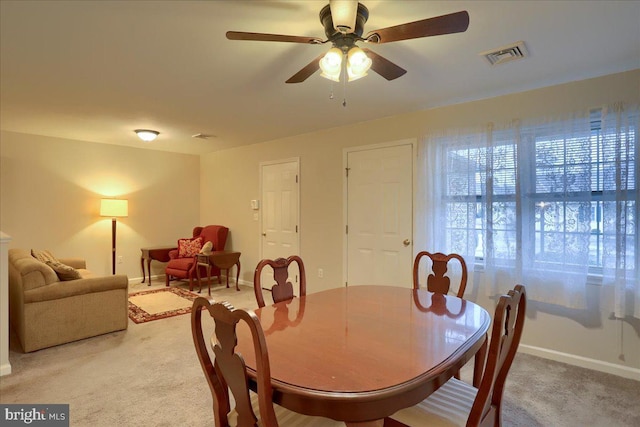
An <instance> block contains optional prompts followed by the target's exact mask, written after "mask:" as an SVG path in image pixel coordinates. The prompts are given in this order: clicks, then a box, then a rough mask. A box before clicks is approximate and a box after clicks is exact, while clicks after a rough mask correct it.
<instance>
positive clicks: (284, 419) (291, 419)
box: [228, 392, 344, 427]
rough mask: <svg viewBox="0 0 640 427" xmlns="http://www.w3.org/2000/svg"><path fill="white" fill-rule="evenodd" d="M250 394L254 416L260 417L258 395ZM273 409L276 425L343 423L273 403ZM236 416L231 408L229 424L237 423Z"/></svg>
mask: <svg viewBox="0 0 640 427" xmlns="http://www.w3.org/2000/svg"><path fill="white" fill-rule="evenodd" d="M249 394H250V395H251V406H252V407H253V412H255V414H256V417H258V418H259V417H260V408H259V405H258V395H257V393H253V392H250V393H249ZM273 409H274V411H275V413H276V419H277V420H278V425H279V426H280V427H344V423H343V422H341V421H336V420H332V419H331V418H324V417H311V416H309V415H303V414H299V413H297V412H293V411H290V410H288V409H287V408H283V407H282V406H280V405H276V404H275V403H274V404H273ZM237 417H238V414H237V413H236V410H235V409H234V410H232V411H231V412H230V413H229V417H228V419H229V425H232V426H235V425H237V422H236V421H237ZM258 426H259V427H263V424H262V422H260V420H258Z"/></svg>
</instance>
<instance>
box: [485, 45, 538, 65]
mask: <svg viewBox="0 0 640 427" xmlns="http://www.w3.org/2000/svg"><path fill="white" fill-rule="evenodd" d="M479 55H482V56H483V57H484V59H486V60H487V61H488V62H489V64H491V65H498V64H503V63H505V62H509V61H514V60H516V59H522V58H526V57H527V56H528V53H527V48H526V47H525V45H524V42H516V43H514V44H511V45H508V46H503V47H501V48H498V49H493V50H490V51H487V52H481V53H480V54H479Z"/></svg>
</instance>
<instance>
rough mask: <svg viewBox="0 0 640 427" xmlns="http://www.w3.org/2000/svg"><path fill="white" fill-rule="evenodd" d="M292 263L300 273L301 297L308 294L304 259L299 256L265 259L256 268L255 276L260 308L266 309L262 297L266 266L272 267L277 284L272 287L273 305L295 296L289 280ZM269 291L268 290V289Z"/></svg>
mask: <svg viewBox="0 0 640 427" xmlns="http://www.w3.org/2000/svg"><path fill="white" fill-rule="evenodd" d="M292 262H295V263H297V264H298V271H299V272H300V293H299V296H303V295H306V294H307V279H306V276H305V272H304V263H303V262H302V259H301V258H300V257H299V256H297V255H291V256H290V257H289V258H286V259H285V258H278V259H275V260H271V259H263V260H262V261H260V262H259V263H258V265H257V266H256V270H255V272H254V274H253V290H254V292H255V294H256V301H257V302H258V307H264V305H265V303H264V297H263V295H262V289H263V288H262V282H261V276H262V269H263V268H264V267H266V266H270V267H271V268H272V269H273V279H274V280H275V282H276V283H275V284H274V285H273V286H272V287H271V289H270V292H271V298H273V303H274V304H275V303H277V302H280V301H287V300H290V299H292V298H293V297H294V296H295V295H294V293H293V285H292V284H291V282H290V281H289V280H288V279H289V266H290V265H291V263H292ZM267 290H268V289H267Z"/></svg>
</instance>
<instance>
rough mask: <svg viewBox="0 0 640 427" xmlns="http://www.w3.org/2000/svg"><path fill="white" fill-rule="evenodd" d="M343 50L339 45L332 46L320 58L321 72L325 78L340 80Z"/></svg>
mask: <svg viewBox="0 0 640 427" xmlns="http://www.w3.org/2000/svg"><path fill="white" fill-rule="evenodd" d="M342 56H343V54H342V51H341V50H340V49H338V48H337V47H332V48H331V49H329V51H328V52H327V53H326V54H325V55H324V56H323V57H322V59H321V60H320V69H321V70H322V73H321V74H320V75H321V76H322V77H324V78H325V79H329V80H333V81H334V82H338V81H340V71H341V70H342Z"/></svg>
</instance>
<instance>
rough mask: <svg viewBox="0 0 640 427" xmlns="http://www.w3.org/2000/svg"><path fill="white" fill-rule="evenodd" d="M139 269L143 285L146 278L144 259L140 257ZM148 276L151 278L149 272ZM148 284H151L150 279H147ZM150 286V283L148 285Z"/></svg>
mask: <svg viewBox="0 0 640 427" xmlns="http://www.w3.org/2000/svg"><path fill="white" fill-rule="evenodd" d="M140 268H141V269H142V283H144V281H145V279H146V277H145V275H144V257H140ZM149 276H151V272H149ZM149 282H151V277H149ZM149 284H151V283H149Z"/></svg>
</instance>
